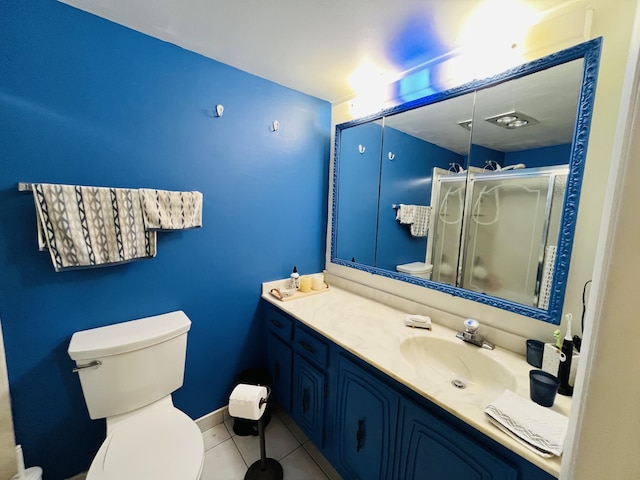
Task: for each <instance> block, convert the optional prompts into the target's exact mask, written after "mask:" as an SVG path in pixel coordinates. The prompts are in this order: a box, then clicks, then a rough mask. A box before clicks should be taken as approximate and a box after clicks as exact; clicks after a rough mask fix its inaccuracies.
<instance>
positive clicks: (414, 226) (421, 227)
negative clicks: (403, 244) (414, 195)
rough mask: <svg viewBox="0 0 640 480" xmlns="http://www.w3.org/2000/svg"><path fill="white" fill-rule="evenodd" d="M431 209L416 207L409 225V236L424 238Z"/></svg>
mask: <svg viewBox="0 0 640 480" xmlns="http://www.w3.org/2000/svg"><path fill="white" fill-rule="evenodd" d="M430 218H431V207H423V206H421V205H416V210H415V215H414V217H413V223H411V235H413V236H414V237H426V236H427V231H428V230H429V219H430Z"/></svg>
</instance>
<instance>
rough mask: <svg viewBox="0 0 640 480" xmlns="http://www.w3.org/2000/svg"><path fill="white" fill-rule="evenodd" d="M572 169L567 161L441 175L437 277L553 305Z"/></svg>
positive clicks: (544, 305)
mask: <svg viewBox="0 0 640 480" xmlns="http://www.w3.org/2000/svg"><path fill="white" fill-rule="evenodd" d="M567 175H568V168H567V167H566V166H559V167H543V168H525V169H522V170H508V171H495V172H493V171H489V172H488V171H470V172H469V175H468V178H467V177H466V176H465V177H464V178H455V177H458V175H442V174H441V175H438V177H437V179H436V188H435V189H434V197H435V198H434V202H435V209H434V210H435V212H434V213H435V215H433V218H434V224H433V228H434V231H433V233H434V235H433V236H432V240H433V241H432V245H429V246H428V250H431V252H430V253H431V263H433V277H432V278H433V280H435V281H440V282H445V283H449V284H452V285H453V284H457V285H458V286H460V287H462V288H466V289H468V290H473V291H476V292H481V293H486V294H488V295H491V296H496V297H500V298H503V299H506V300H510V301H513V302H517V303H521V304H524V305H529V306H533V307H538V308H542V309H546V308H547V307H548V302H549V292H550V287H551V284H552V279H553V270H554V266H555V249H556V244H557V239H558V235H559V226H560V221H561V213H562V205H563V199H564V192H565V187H566V180H567ZM434 178H436V175H435V174H434ZM465 187H466V190H467V192H466V193H467V194H466V195H464V192H465ZM461 199H464V200H461ZM465 204H466V208H464V209H463V206H464V205H465ZM463 212H466V213H465V215H464V218H463ZM456 239H457V240H456ZM461 241H462V247H463V248H459V246H460V242H461ZM458 252H460V254H459V253H458ZM454 282H455V283H454Z"/></svg>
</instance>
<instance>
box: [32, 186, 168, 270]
mask: <svg viewBox="0 0 640 480" xmlns="http://www.w3.org/2000/svg"><path fill="white" fill-rule="evenodd" d="M32 190H33V195H34V200H35V206H36V212H37V218H38V240H39V242H38V243H39V246H40V249H41V250H45V249H46V250H48V251H49V254H50V255H51V261H52V262H53V267H54V268H55V270H56V271H60V270H64V269H71V268H82V267H92V266H100V265H109V264H117V263H123V262H128V261H130V260H135V259H139V258H150V257H155V256H156V233H155V232H149V231H146V230H145V228H144V222H143V218H142V207H141V204H140V196H139V194H138V192H137V190H131V189H126V188H104V187H83V186H73V185H53V184H44V183H43V184H34V185H33V186H32Z"/></svg>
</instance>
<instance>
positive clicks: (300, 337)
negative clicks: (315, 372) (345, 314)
mask: <svg viewBox="0 0 640 480" xmlns="http://www.w3.org/2000/svg"><path fill="white" fill-rule="evenodd" d="M295 348H296V351H297V352H298V353H299V354H300V355H301V356H302V357H304V358H306V359H307V360H311V361H312V362H314V363H315V364H316V365H318V366H319V367H321V368H325V367H326V366H327V364H328V362H329V345H327V343H326V341H325V340H323V339H322V338H321V337H319V336H317V335H316V334H314V333H313V332H311V331H310V330H308V329H307V328H305V327H302V326H299V325H298V326H296V333H295Z"/></svg>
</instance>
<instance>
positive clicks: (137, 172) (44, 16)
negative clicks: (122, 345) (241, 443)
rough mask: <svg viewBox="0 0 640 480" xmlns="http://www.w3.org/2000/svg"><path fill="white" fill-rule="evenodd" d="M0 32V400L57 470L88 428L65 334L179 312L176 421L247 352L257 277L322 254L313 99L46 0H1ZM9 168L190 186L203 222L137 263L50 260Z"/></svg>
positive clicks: (105, 181)
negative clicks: (184, 342)
mask: <svg viewBox="0 0 640 480" xmlns="http://www.w3.org/2000/svg"><path fill="white" fill-rule="evenodd" d="M0 40H1V41H0V59H2V60H1V62H2V65H1V70H0V72H1V73H0V152H2V153H1V155H0V167H1V168H0V171H2V175H1V176H0V196H1V199H2V201H1V203H0V205H1V206H0V226H1V228H0V262H1V266H2V276H1V277H0V317H1V320H2V326H3V331H4V338H5V343H6V352H7V364H8V368H9V381H10V391H11V399H12V408H13V414H14V422H15V428H16V437H17V441H18V443H21V444H22V445H23V448H24V451H25V457H26V463H27V464H28V465H40V466H42V467H43V468H44V471H45V477H44V478H45V480H59V479H63V478H66V477H68V476H71V475H73V474H76V473H78V472H80V471H82V470H84V469H86V468H87V467H88V465H89V462H90V460H91V457H92V455H93V453H94V452H95V450H96V449H97V448H98V446H99V445H100V443H101V441H102V439H103V435H104V422H103V421H102V420H100V421H91V420H89V418H88V414H87V411H86V407H85V406H84V400H83V398H82V393H81V389H80V385H79V381H78V378H77V377H76V376H75V375H74V374H72V373H71V368H72V366H73V362H72V361H71V360H70V359H69V358H68V356H67V353H66V349H67V346H68V342H69V339H70V337H71V335H72V334H73V332H75V331H78V330H82V329H87V328H92V327H96V326H100V325H105V324H110V323H116V322H120V321H125V320H130V319H134V318H139V317H143V316H149V315H155V314H159V313H164V312H167V311H171V310H177V309H181V310H184V311H185V312H186V313H187V315H188V316H189V317H190V318H191V320H192V322H193V324H192V329H191V332H190V333H189V339H188V352H187V367H186V374H185V383H184V386H183V387H182V388H181V389H180V390H179V391H178V392H176V393H175V394H174V400H175V403H176V405H177V406H178V407H179V408H181V409H182V410H184V411H185V412H186V413H187V414H189V415H190V416H191V417H193V418H197V417H199V416H201V415H203V414H206V413H208V412H211V411H213V410H215V409H217V408H219V407H221V406H223V405H225V404H226V402H227V397H228V394H229V392H230V390H231V387H232V386H233V381H234V377H235V376H236V375H237V373H238V372H239V371H241V370H242V369H244V368H246V367H248V366H252V365H254V364H257V363H260V362H261V361H263V356H264V345H263V344H262V341H261V338H262V337H261V332H260V326H259V324H258V319H257V316H256V313H257V308H258V300H259V295H260V283H261V282H263V281H267V280H273V279H276V278H282V277H285V276H287V275H288V274H289V273H290V271H291V267H292V265H294V264H295V265H297V266H298V269H299V271H300V272H301V273H306V272H315V271H319V270H321V269H322V268H323V266H324V247H325V240H326V239H325V236H326V235H325V225H326V218H327V212H326V210H327V190H328V159H329V147H330V145H329V144H330V141H329V135H330V105H329V104H328V103H326V102H324V101H321V100H318V99H316V98H312V97H309V96H307V95H303V94H301V93H299V92H295V91H292V90H290V89H287V88H284V87H282V86H279V85H276V84H274V83H271V82H268V81H266V80H263V79H260V78H258V77H255V76H252V75H249V74H246V73H243V72H241V71H239V70H236V69H234V68H231V67H229V66H226V65H222V64H220V63H217V62H215V61H212V60H210V59H206V58H204V57H201V56H199V55H197V54H193V53H190V52H187V51H185V50H182V49H180V48H178V47H175V46H173V45H170V44H168V43H163V42H161V41H158V40H155V39H152V38H150V37H147V36H144V35H141V34H139V33H136V32H133V31H131V30H129V29H126V28H123V27H120V26H118V25H115V24H112V23H110V22H107V21H105V20H102V19H99V18H97V17H94V16H92V15H89V14H86V13H84V12H81V11H79V10H76V9H73V8H71V7H68V6H66V5H63V4H60V3H58V2H55V1H53V0H29V1H15V0H0ZM218 103H220V104H223V105H224V106H225V112H224V116H223V117H222V118H214V117H213V116H212V110H213V108H214V106H215V105H216V104H218ZM276 119H277V120H278V121H279V122H280V125H281V126H280V130H279V131H278V132H277V133H273V132H271V131H270V129H269V127H270V125H271V122H272V121H273V120H276ZM20 181H27V182H51V183H69V184H84V185H101V186H118V187H132V188H138V187H152V188H160V189H172V190H192V189H193V190H199V191H201V192H202V193H203V195H204V217H203V228H201V229H197V230H189V231H183V232H175V233H161V234H159V239H158V256H157V257H156V258H154V259H151V260H144V261H138V262H133V263H129V264H126V265H120V266H112V267H107V268H101V269H90V270H79V271H67V272H62V273H54V271H53V267H52V265H51V262H50V260H49V258H48V254H47V253H45V252H39V251H38V250H37V245H36V240H35V235H36V230H35V212H34V207H33V200H32V198H31V196H30V195H29V194H27V193H19V192H18V191H17V189H16V184H17V182H20Z"/></svg>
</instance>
